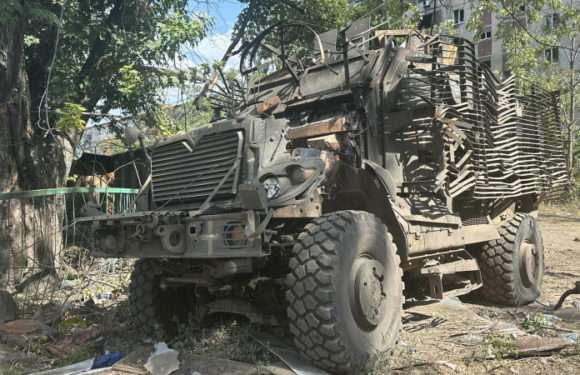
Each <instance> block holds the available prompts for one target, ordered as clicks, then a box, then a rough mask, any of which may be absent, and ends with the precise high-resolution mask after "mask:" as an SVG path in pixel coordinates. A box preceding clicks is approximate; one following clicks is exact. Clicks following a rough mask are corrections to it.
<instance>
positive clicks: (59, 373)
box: [29, 359, 93, 375]
mask: <svg viewBox="0 0 580 375" xmlns="http://www.w3.org/2000/svg"><path fill="white" fill-rule="evenodd" d="M92 367H93V359H87V360H85V361H81V362H77V363H73V364H72V365H68V366H64V367H60V368H55V369H51V370H47V371H41V372H35V373H33V374H29V375H73V374H82V373H86V372H87V371H89V370H91V368H92Z"/></svg>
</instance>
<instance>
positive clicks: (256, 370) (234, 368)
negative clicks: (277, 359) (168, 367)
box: [181, 356, 293, 375]
mask: <svg viewBox="0 0 580 375" xmlns="http://www.w3.org/2000/svg"><path fill="white" fill-rule="evenodd" d="M181 367H182V368H183V369H185V371H184V372H183V373H184V374H186V375H193V374H203V375H223V374H228V375H250V374H252V375H258V374H264V373H266V374H268V373H273V374H276V375H292V374H293V373H292V372H291V371H290V370H284V369H280V368H276V369H274V368H272V369H271V367H270V366H263V367H262V366H256V365H254V364H249V363H245V362H239V361H232V360H229V359H223V358H211V357H206V356H190V357H187V358H184V359H183V360H182V365H181ZM260 370H262V371H260ZM264 370H265V371H264Z"/></svg>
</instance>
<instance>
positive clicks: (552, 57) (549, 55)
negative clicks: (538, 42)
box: [544, 47, 560, 64]
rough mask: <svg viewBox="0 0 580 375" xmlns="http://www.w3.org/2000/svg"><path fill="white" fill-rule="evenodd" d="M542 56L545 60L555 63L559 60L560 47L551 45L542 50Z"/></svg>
mask: <svg viewBox="0 0 580 375" xmlns="http://www.w3.org/2000/svg"><path fill="white" fill-rule="evenodd" d="M544 57H545V58H546V61H547V62H550V63H552V64H556V63H559V62H560V49H559V48H558V47H552V48H548V49H546V50H544Z"/></svg>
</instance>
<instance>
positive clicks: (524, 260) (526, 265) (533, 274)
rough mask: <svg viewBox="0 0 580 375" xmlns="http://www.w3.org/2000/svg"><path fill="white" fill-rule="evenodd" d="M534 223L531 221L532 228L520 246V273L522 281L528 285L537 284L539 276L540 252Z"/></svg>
mask: <svg viewBox="0 0 580 375" xmlns="http://www.w3.org/2000/svg"><path fill="white" fill-rule="evenodd" d="M534 233H535V231H534V227H533V223H530V230H529V231H528V233H527V235H526V238H524V239H523V241H522V243H521V245H520V248H519V255H520V264H519V268H520V275H521V279H522V282H523V283H524V285H525V286H526V287H528V288H529V287H532V286H534V285H535V284H536V282H537V278H538V267H539V264H540V260H539V259H538V257H539V255H540V252H539V251H538V244H537V243H536V237H535V236H534Z"/></svg>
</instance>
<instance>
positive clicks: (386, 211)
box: [362, 160, 409, 265]
mask: <svg viewBox="0 0 580 375" xmlns="http://www.w3.org/2000/svg"><path fill="white" fill-rule="evenodd" d="M362 164H363V171H364V172H365V173H367V174H368V175H369V177H371V178H372V179H374V180H375V181H376V182H377V183H375V184H365V185H364V186H363V189H365V190H366V191H365V193H366V194H368V196H369V197H373V196H376V197H379V196H381V195H382V196H383V197H384V199H383V200H382V201H383V202H385V204H384V205H381V204H376V205H373V207H375V208H374V211H375V212H373V213H374V214H375V215H377V216H379V217H380V218H381V219H382V220H383V222H384V223H385V225H386V226H387V228H388V229H389V232H390V233H391V234H392V235H393V240H394V242H395V244H396V245H397V252H398V253H399V256H400V257H401V261H402V263H403V265H404V264H405V263H406V262H407V259H408V254H409V249H408V246H407V244H408V242H407V234H406V233H407V232H406V231H405V229H404V226H403V222H404V220H403V219H402V218H399V216H398V215H397V211H396V210H395V208H394V204H395V203H394V202H395V200H394V199H395V197H396V185H395V180H394V179H393V177H392V175H391V174H390V173H389V171H387V170H386V169H384V168H383V167H381V166H380V165H378V164H377V163H375V162H373V161H370V160H363V163H362ZM377 190H379V191H378V192H377ZM377 199H378V198H377ZM377 203H378V202H377Z"/></svg>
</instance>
